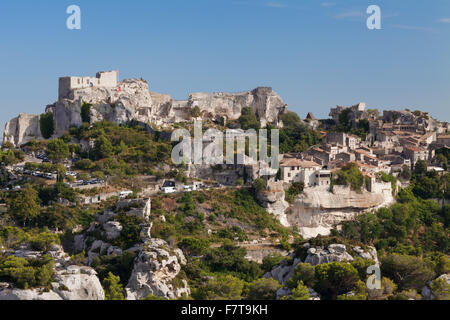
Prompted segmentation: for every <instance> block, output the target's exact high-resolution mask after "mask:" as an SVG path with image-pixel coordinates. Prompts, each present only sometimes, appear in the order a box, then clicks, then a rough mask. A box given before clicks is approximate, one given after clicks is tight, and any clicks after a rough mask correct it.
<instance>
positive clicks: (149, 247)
mask: <svg viewBox="0 0 450 320" xmlns="http://www.w3.org/2000/svg"><path fill="white" fill-rule="evenodd" d="M178 256H181V257H180V258H178ZM183 262H185V258H184V255H183V253H182V252H179V251H178V252H175V251H174V250H173V249H171V248H170V247H169V245H168V244H167V242H165V241H164V240H161V239H150V240H149V241H147V242H146V243H145V244H144V246H143V248H142V249H141V251H140V252H139V254H138V256H137V258H136V260H135V263H134V268H133V272H132V274H131V277H130V279H129V281H128V285H127V286H126V288H125V290H126V298H127V300H139V299H142V298H145V297H147V296H148V295H150V294H153V295H155V296H159V297H163V298H166V299H174V298H178V297H181V296H182V295H183V294H186V295H189V294H190V289H189V286H188V284H187V282H186V280H184V279H182V280H181V283H182V285H181V286H180V287H176V286H175V282H174V281H173V280H174V279H175V277H176V276H177V275H178V273H179V272H180V270H181V265H180V264H181V263H183Z"/></svg>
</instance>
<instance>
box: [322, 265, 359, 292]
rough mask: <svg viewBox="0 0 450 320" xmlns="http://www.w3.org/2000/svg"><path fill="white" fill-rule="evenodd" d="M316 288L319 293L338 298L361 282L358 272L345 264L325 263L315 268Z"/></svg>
mask: <svg viewBox="0 0 450 320" xmlns="http://www.w3.org/2000/svg"><path fill="white" fill-rule="evenodd" d="M315 278H316V280H317V284H316V286H315V288H316V289H317V290H316V291H318V292H319V293H321V294H323V295H325V296H327V297H330V298H336V296H337V295H340V294H344V293H347V292H349V291H350V290H352V289H353V288H354V286H355V284H356V282H357V281H358V280H359V276H358V271H357V270H356V269H355V267H353V266H352V265H351V264H348V263H344V262H331V263H323V264H320V265H317V266H316V267H315Z"/></svg>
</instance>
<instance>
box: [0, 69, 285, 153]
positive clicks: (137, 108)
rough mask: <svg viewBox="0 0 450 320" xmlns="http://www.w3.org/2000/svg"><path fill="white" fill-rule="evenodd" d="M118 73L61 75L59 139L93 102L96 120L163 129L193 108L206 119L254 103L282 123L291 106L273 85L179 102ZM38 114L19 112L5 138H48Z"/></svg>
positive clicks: (16, 141) (263, 116)
mask: <svg viewBox="0 0 450 320" xmlns="http://www.w3.org/2000/svg"><path fill="white" fill-rule="evenodd" d="M117 78H118V71H108V72H98V73H97V74H96V76H95V77H62V78H60V79H59V88H58V101H56V102H55V103H53V104H51V105H48V106H47V107H46V109H45V112H51V113H52V114H53V120H54V128H55V131H54V137H59V136H61V135H62V134H64V132H66V131H67V130H68V129H69V128H70V127H79V126H80V125H81V123H82V119H81V107H82V105H83V103H88V104H90V105H91V107H90V119H91V123H94V122H98V121H103V120H104V121H109V122H116V123H118V124H122V123H127V122H130V121H138V122H141V123H145V124H147V125H152V126H158V127H162V128H164V127H171V126H172V125H173V124H174V123H177V122H185V121H190V120H191V119H192V109H193V108H194V107H198V108H199V109H200V113H201V116H200V117H201V118H202V119H203V120H220V119H223V120H225V121H227V120H236V119H238V118H239V117H240V115H241V111H242V108H244V107H250V108H251V109H252V110H253V112H254V113H255V114H256V116H257V118H258V119H259V121H260V122H261V126H265V125H266V124H268V123H271V124H275V125H277V124H279V122H280V120H279V117H280V115H281V114H283V113H285V112H287V105H286V104H285V103H284V102H283V100H282V99H281V97H280V96H279V95H278V94H276V93H275V92H274V91H273V90H272V88H270V87H258V88H256V89H254V90H251V91H244V92H239V93H224V92H216V93H203V92H198V93H191V94H190V95H189V97H188V99H187V100H174V99H173V98H172V97H171V96H170V95H168V94H160V93H155V92H150V90H149V85H148V82H147V81H146V80H143V79H125V80H123V81H118V79H117ZM39 117H40V116H39V115H30V114H20V115H19V116H18V117H16V118H14V119H12V120H10V121H9V122H8V123H7V124H6V126H5V131H4V137H3V142H10V143H12V144H13V145H15V146H20V145H22V144H24V143H27V142H29V141H31V140H33V139H37V140H39V139H43V137H42V134H41V132H40V126H39Z"/></svg>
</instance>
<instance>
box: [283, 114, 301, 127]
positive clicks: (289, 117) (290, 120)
mask: <svg viewBox="0 0 450 320" xmlns="http://www.w3.org/2000/svg"><path fill="white" fill-rule="evenodd" d="M280 120H281V121H282V122H283V127H284V128H295V127H296V126H297V125H299V124H302V120H301V119H300V117H299V116H298V114H296V113H295V112H292V111H288V112H286V113H284V114H282V115H281V116H280Z"/></svg>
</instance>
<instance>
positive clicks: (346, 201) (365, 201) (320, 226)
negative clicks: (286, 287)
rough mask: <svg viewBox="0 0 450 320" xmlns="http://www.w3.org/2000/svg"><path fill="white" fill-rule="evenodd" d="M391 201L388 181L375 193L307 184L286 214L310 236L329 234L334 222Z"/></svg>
mask: <svg viewBox="0 0 450 320" xmlns="http://www.w3.org/2000/svg"><path fill="white" fill-rule="evenodd" d="M393 202H394V197H393V196H392V187H391V185H390V184H389V183H387V184H385V185H384V187H383V188H382V189H381V190H380V192H377V193H374V192H367V191H362V192H355V191H353V190H351V189H350V188H349V187H342V186H335V187H334V189H333V193H331V192H329V191H328V189H323V188H320V187H317V188H307V189H305V190H304V192H303V193H302V194H300V195H299V196H297V198H296V199H295V202H294V203H293V205H292V206H291V208H290V209H291V210H290V213H288V214H287V221H288V224H289V225H291V226H297V228H298V229H299V232H300V234H301V235H302V236H303V237H304V238H306V239H309V238H313V237H316V236H317V235H329V234H330V231H331V229H332V228H333V227H334V226H335V225H338V224H339V223H341V222H343V221H347V220H351V219H354V218H355V217H356V216H357V215H358V214H361V213H363V212H366V211H369V210H372V209H377V208H380V207H383V206H388V205H389V204H391V203H393Z"/></svg>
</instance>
